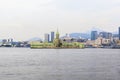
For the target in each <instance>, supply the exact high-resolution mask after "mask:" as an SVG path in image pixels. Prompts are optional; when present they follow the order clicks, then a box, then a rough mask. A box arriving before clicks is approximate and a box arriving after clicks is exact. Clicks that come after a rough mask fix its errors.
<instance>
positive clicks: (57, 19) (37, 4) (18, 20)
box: [0, 0, 120, 40]
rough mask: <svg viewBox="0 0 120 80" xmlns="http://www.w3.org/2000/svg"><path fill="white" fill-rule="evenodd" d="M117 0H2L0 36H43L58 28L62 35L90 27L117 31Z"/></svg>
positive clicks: (14, 37) (118, 6) (18, 37)
mask: <svg viewBox="0 0 120 80" xmlns="http://www.w3.org/2000/svg"><path fill="white" fill-rule="evenodd" d="M119 14H120V1H119V0H110V1H109V0H100V1H96V0H90V1H89V0H84V1H83V0H59V1H58V0H44V1H43V0H20V1H19V0H1V1H0V17H1V18H0V39H4V38H13V39H15V40H27V39H30V38H32V37H40V38H43V37H44V34H45V33H49V32H51V31H56V28H57V27H58V28H59V32H60V34H61V35H64V34H66V33H72V32H86V31H89V30H90V29H91V28H92V27H97V28H99V29H102V30H105V31H108V32H114V31H117V32H118V27H119V26H120V24H119V21H120V16H119Z"/></svg>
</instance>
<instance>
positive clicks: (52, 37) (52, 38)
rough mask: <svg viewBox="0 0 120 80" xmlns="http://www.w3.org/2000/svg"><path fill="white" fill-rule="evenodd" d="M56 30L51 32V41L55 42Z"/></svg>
mask: <svg viewBox="0 0 120 80" xmlns="http://www.w3.org/2000/svg"><path fill="white" fill-rule="evenodd" d="M54 35H55V34H54V32H51V42H53V40H54Z"/></svg>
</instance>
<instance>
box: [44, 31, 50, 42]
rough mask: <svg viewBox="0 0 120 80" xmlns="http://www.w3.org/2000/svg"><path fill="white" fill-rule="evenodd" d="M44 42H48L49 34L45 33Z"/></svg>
mask: <svg viewBox="0 0 120 80" xmlns="http://www.w3.org/2000/svg"><path fill="white" fill-rule="evenodd" d="M44 41H45V42H49V34H47V33H46V34H45V40H44Z"/></svg>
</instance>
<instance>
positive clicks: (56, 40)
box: [54, 29, 61, 47]
mask: <svg viewBox="0 0 120 80" xmlns="http://www.w3.org/2000/svg"><path fill="white" fill-rule="evenodd" d="M59 36H60V34H59V32H58V29H57V32H56V38H55V39H54V46H55V47H60V45H61V43H60V39H59Z"/></svg>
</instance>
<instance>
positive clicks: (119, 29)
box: [119, 27, 120, 40]
mask: <svg viewBox="0 0 120 80" xmlns="http://www.w3.org/2000/svg"><path fill="white" fill-rule="evenodd" d="M119 40H120V27H119Z"/></svg>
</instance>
